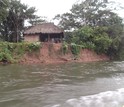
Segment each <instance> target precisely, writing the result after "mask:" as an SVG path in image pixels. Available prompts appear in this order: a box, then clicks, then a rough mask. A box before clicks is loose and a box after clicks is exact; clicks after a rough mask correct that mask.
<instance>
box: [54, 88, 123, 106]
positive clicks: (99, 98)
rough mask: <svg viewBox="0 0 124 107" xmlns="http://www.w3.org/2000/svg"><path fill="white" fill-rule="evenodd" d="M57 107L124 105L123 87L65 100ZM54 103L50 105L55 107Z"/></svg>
mask: <svg viewBox="0 0 124 107" xmlns="http://www.w3.org/2000/svg"><path fill="white" fill-rule="evenodd" d="M56 106H57V107H124V88H122V89H118V90H116V91H106V92H102V93H99V94H95V95H89V96H81V97H80V98H73V99H69V100H67V101H66V102H65V103H64V104H57V105H56ZM56 106H55V105H54V106H52V107H56Z"/></svg>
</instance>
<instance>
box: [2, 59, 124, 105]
mask: <svg viewBox="0 0 124 107" xmlns="http://www.w3.org/2000/svg"><path fill="white" fill-rule="evenodd" d="M123 106H124V62H123V61H114V62H92V63H65V64H59V65H58V64H57V65H55V64H54V65H0V107H123Z"/></svg>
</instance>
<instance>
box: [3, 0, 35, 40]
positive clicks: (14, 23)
mask: <svg viewBox="0 0 124 107" xmlns="http://www.w3.org/2000/svg"><path fill="white" fill-rule="evenodd" d="M7 12H8V14H7V16H6V17H5V19H4V21H2V24H1V25H2V29H1V33H2V35H3V39H4V40H6V41H11V42H18V41H20V36H21V33H22V31H23V30H24V22H25V20H31V19H35V18H36V17H37V16H36V15H35V12H36V9H35V7H28V6H27V5H25V4H22V3H21V2H20V1H18V0H11V1H10V2H9V5H8V7H7Z"/></svg>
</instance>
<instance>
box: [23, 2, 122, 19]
mask: <svg viewBox="0 0 124 107" xmlns="http://www.w3.org/2000/svg"><path fill="white" fill-rule="evenodd" d="M78 1H80V0H21V2H22V3H25V4H27V5H28V6H34V7H36V9H37V13H36V14H37V15H38V16H43V17H44V16H45V17H47V20H48V21H52V18H54V17H55V15H57V14H62V13H65V12H69V10H70V9H71V7H72V5H73V4H74V3H77V2H78ZM113 1H116V2H119V3H120V4H119V5H121V6H122V7H124V0H113ZM117 12H118V13H119V15H120V16H121V17H123V18H124V10H118V11H117Z"/></svg>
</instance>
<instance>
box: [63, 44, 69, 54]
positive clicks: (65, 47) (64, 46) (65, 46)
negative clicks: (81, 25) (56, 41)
mask: <svg viewBox="0 0 124 107" xmlns="http://www.w3.org/2000/svg"><path fill="white" fill-rule="evenodd" d="M62 52H63V54H66V53H67V52H68V44H67V43H66V42H64V43H63V44H62Z"/></svg>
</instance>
